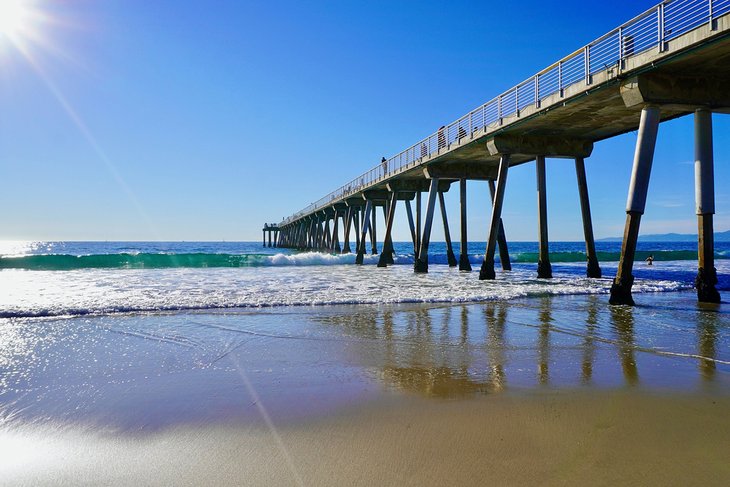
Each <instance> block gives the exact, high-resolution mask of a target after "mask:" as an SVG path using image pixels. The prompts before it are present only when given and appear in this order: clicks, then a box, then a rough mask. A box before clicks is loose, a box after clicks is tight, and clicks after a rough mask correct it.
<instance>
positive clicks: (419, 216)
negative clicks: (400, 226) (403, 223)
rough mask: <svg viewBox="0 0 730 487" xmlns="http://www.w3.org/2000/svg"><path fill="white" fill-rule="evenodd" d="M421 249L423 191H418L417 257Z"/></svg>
mask: <svg viewBox="0 0 730 487" xmlns="http://www.w3.org/2000/svg"><path fill="white" fill-rule="evenodd" d="M420 249H421V192H420V191H417V192H416V257H418V252H420Z"/></svg>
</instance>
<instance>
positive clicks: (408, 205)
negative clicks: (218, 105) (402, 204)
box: [406, 200, 418, 257]
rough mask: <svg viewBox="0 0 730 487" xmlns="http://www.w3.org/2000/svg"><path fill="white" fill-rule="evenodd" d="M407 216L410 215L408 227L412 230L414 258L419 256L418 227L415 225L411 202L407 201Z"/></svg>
mask: <svg viewBox="0 0 730 487" xmlns="http://www.w3.org/2000/svg"><path fill="white" fill-rule="evenodd" d="M406 214H407V215H408V227H409V228H410V229H411V240H412V241H413V256H414V257H415V256H417V255H418V246H417V242H416V226H415V224H414V223H413V210H412V209H411V202H410V201H408V200H406Z"/></svg>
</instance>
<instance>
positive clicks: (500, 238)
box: [489, 179, 512, 271]
mask: <svg viewBox="0 0 730 487" xmlns="http://www.w3.org/2000/svg"><path fill="white" fill-rule="evenodd" d="M489 194H490V195H491V197H492V205H494V197H495V194H496V189H495V184H494V180H493V179H490V180H489ZM497 247H498V248H499V262H500V263H501V264H502V270H503V271H511V270H512V262H510V260H509V249H508V248H507V237H506V236H505V234H504V222H503V221H502V218H500V219H499V233H497Z"/></svg>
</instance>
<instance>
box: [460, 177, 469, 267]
mask: <svg viewBox="0 0 730 487" xmlns="http://www.w3.org/2000/svg"><path fill="white" fill-rule="evenodd" d="M459 206H460V208H461V242H460V245H459V270H460V271H471V263H470V262H469V252H468V251H467V248H468V241H467V222H466V179H464V178H461V179H460V180H459Z"/></svg>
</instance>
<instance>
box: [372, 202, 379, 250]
mask: <svg viewBox="0 0 730 487" xmlns="http://www.w3.org/2000/svg"><path fill="white" fill-rule="evenodd" d="M375 210H376V207H374V208H373V210H372V212H371V213H370V216H371V222H370V247H371V250H372V254H373V255H377V254H378V234H377V230H376V229H377V227H376V224H377V220H378V212H377V211H375Z"/></svg>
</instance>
